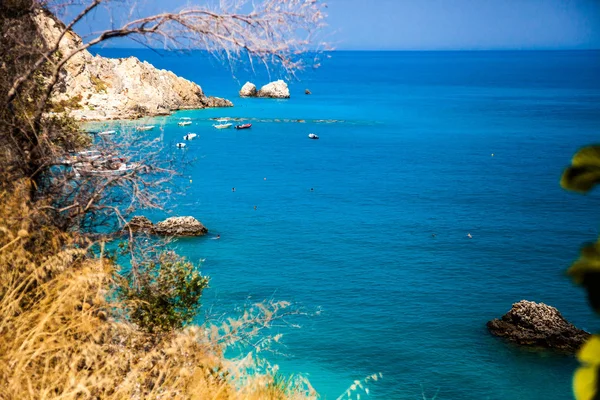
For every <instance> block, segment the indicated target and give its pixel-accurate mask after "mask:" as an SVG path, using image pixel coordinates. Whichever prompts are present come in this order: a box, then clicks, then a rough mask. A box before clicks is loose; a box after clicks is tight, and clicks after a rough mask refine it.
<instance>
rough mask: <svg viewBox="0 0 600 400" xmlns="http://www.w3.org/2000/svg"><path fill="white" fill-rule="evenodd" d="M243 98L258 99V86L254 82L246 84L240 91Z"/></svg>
mask: <svg viewBox="0 0 600 400" xmlns="http://www.w3.org/2000/svg"><path fill="white" fill-rule="evenodd" d="M240 96H241V97H256V85H255V84H254V83H252V82H246V83H245V84H244V86H242V89H241V90H240Z"/></svg>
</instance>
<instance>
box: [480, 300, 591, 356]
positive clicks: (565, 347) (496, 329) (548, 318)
mask: <svg viewBox="0 0 600 400" xmlns="http://www.w3.org/2000/svg"><path fill="white" fill-rule="evenodd" d="M487 328H488V329H489V331H490V332H491V333H492V334H493V335H496V336H501V337H504V338H506V339H508V340H510V341H511V342H515V343H517V344H519V345H524V346H532V347H540V348H551V349H557V350H561V351H565V352H569V353H574V352H576V351H577V350H578V349H579V348H580V347H581V346H582V345H583V344H584V343H585V342H586V340H587V339H588V338H589V337H590V334H589V333H588V332H586V331H584V330H581V329H578V328H576V327H575V326H574V325H573V324H571V323H569V322H568V321H567V320H566V319H565V318H564V317H563V316H562V315H561V313H560V312H559V311H558V310H557V309H556V308H554V307H551V306H548V305H546V304H544V303H535V302H533V301H527V300H521V301H519V302H518V303H515V304H513V306H512V308H511V309H510V311H509V312H507V313H506V314H504V315H503V316H502V318H501V319H494V320H492V321H489V322H488V323H487Z"/></svg>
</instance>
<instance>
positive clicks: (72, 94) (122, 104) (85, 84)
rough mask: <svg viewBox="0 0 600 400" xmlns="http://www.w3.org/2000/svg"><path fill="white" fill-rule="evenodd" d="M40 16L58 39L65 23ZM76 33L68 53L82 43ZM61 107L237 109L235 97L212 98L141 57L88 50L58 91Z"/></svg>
mask: <svg viewBox="0 0 600 400" xmlns="http://www.w3.org/2000/svg"><path fill="white" fill-rule="evenodd" d="M35 20H36V23H37V25H38V26H39V28H40V32H41V33H42V35H43V37H44V38H46V40H47V41H48V42H49V43H55V42H56V40H57V39H58V37H59V35H60V32H61V30H62V29H63V28H64V25H63V24H62V23H61V22H60V21H58V20H57V19H56V18H54V17H53V16H52V15H50V14H48V13H45V12H38V13H37V14H36V15H35ZM81 43H82V41H81V38H80V37H79V36H77V35H76V34H75V33H74V32H68V33H67V34H66V35H65V36H64V38H63V39H62V40H61V42H60V46H59V47H60V51H61V53H62V54H68V53H70V52H71V51H73V50H74V49H75V48H77V47H78V46H79V45H81ZM52 100H53V103H54V104H55V105H56V106H57V107H56V108H57V109H58V110H62V109H65V110H66V111H68V112H69V113H70V115H71V116H73V117H74V118H75V119H78V120H110V119H133V118H140V117H145V116H155V115H165V114H170V113H171V112H172V111H175V110H180V109H193V108H206V107H231V106H233V104H232V103H231V102H230V101H229V100H225V99H220V98H216V97H207V96H205V95H204V92H203V91H202V88H200V86H198V85H197V84H195V83H194V82H191V81H188V80H187V79H184V78H181V77H178V76H177V75H175V74H174V73H173V72H170V71H166V70H159V69H157V68H155V67H154V66H152V65H151V64H149V63H147V62H145V61H144V62H142V61H140V60H138V59H137V58H135V57H129V58H118V59H112V58H105V57H100V56H93V55H92V54H91V53H90V52H88V51H87V50H85V51H82V52H80V53H78V54H76V55H75V56H73V57H72V58H71V59H70V60H69V62H67V64H66V66H65V68H64V70H63V72H62V74H61V76H60V82H59V85H58V87H57V89H56V90H55V92H54V93H53V98H52Z"/></svg>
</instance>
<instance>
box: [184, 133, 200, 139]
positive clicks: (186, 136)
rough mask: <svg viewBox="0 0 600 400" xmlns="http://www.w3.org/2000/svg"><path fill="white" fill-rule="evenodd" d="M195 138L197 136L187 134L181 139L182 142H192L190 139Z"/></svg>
mask: <svg viewBox="0 0 600 400" xmlns="http://www.w3.org/2000/svg"><path fill="white" fill-rule="evenodd" d="M196 136H198V135H196V134H195V133H188V134H187V135H185V136H184V137H183V140H192V139H194V138H196Z"/></svg>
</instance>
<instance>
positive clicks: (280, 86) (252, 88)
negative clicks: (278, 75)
mask: <svg viewBox="0 0 600 400" xmlns="http://www.w3.org/2000/svg"><path fill="white" fill-rule="evenodd" d="M240 97H266V98H271V99H289V98H290V89H289V88H288V85H287V83H285V82H284V81H282V80H278V81H274V82H271V83H267V84H266V85H264V86H263V87H262V88H260V90H257V89H256V85H255V84H254V83H252V82H246V83H245V84H244V86H242V89H241V90H240Z"/></svg>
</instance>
